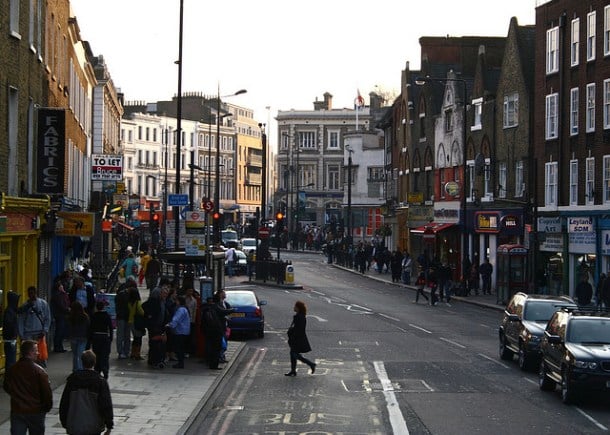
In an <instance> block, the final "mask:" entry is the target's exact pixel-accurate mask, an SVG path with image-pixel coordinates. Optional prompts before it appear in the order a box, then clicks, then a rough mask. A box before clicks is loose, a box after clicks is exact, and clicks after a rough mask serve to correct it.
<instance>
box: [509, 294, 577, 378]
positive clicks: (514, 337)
mask: <svg viewBox="0 0 610 435" xmlns="http://www.w3.org/2000/svg"><path fill="white" fill-rule="evenodd" d="M563 307H576V304H575V303H574V301H573V300H572V299H571V298H569V297H567V296H550V295H538V294H526V293H522V292H518V293H515V294H514V295H513V297H512V298H511V300H510V301H509V302H508V305H507V306H506V309H505V310H504V316H503V317H502V322H501V323H500V328H499V330H498V338H499V340H500V349H499V350H500V358H502V359H504V360H512V359H513V355H515V354H517V355H518V356H519V367H520V368H521V370H527V369H529V368H534V367H537V366H538V363H539V362H540V340H541V339H542V335H543V333H544V328H545V326H546V324H547V322H548V320H549V319H550V318H551V316H552V315H553V313H554V312H555V311H557V310H559V309H561V308H563Z"/></svg>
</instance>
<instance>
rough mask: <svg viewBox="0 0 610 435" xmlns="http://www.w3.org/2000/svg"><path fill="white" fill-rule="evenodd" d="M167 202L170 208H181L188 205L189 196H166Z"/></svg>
mask: <svg viewBox="0 0 610 435" xmlns="http://www.w3.org/2000/svg"><path fill="white" fill-rule="evenodd" d="M167 202H168V205H170V206H172V207H173V206H181V205H188V204H189V196H188V195H181V194H170V195H167Z"/></svg>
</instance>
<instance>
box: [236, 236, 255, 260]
mask: <svg viewBox="0 0 610 435" xmlns="http://www.w3.org/2000/svg"><path fill="white" fill-rule="evenodd" d="M239 247H240V249H241V250H242V251H243V252H244V254H246V256H247V255H250V252H252V251H256V239H255V238H253V237H252V238H251V237H245V238H243V239H241V240H240V241H239Z"/></svg>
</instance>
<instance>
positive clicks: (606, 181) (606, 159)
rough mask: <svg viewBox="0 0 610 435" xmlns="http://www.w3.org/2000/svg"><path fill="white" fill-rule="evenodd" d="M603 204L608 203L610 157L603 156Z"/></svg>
mask: <svg viewBox="0 0 610 435" xmlns="http://www.w3.org/2000/svg"><path fill="white" fill-rule="evenodd" d="M603 159H604V203H605V204H607V203H609V202H610V155H609V156H604V157H603Z"/></svg>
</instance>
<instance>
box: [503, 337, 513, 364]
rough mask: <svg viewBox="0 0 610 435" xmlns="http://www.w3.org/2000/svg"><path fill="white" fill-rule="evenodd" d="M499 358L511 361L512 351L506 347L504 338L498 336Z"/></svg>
mask: <svg viewBox="0 0 610 435" xmlns="http://www.w3.org/2000/svg"><path fill="white" fill-rule="evenodd" d="M500 358H501V359H504V360H511V359H513V351H512V350H510V349H509V348H508V346H507V345H506V337H504V335H500Z"/></svg>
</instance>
